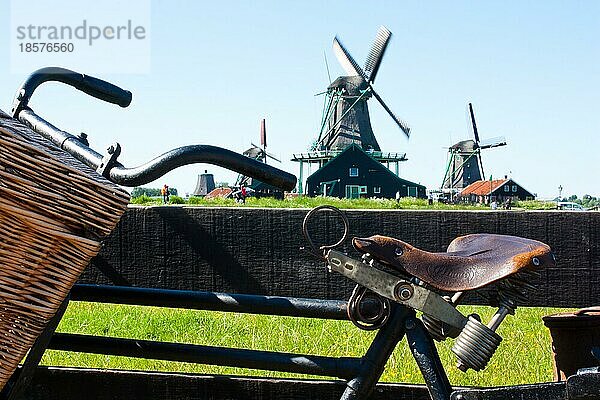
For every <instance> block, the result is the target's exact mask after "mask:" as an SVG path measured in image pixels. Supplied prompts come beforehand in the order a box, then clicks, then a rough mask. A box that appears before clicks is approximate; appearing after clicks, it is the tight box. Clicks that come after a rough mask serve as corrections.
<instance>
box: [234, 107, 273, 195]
mask: <svg viewBox="0 0 600 400" xmlns="http://www.w3.org/2000/svg"><path fill="white" fill-rule="evenodd" d="M250 145H251V146H252V147H250V148H249V149H248V150H246V151H244V152H243V153H242V154H243V155H245V156H246V157H250V158H252V159H254V160H257V161H260V162H264V163H265V164H266V163H267V159H269V158H271V159H273V160H275V161H277V162H281V161H280V160H279V159H278V158H277V157H275V156H274V155H273V154H271V153H269V152H267V126H266V121H265V119H264V118H263V119H262V120H261V121H260V146H257V145H255V144H254V143H252V142H250ZM239 185H244V186H252V178H250V177H247V176H244V175H238V178H237V180H236V186H239Z"/></svg>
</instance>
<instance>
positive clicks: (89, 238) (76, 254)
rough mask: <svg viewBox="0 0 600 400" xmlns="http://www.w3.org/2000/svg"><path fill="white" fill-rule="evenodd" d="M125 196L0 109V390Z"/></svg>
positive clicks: (110, 224) (92, 253)
mask: <svg viewBox="0 0 600 400" xmlns="http://www.w3.org/2000/svg"><path fill="white" fill-rule="evenodd" d="M128 201H129V195H128V194H127V193H126V192H125V191H123V190H122V189H120V188H119V187H118V186H116V185H113V184H112V183H110V182H108V181H107V180H105V179H104V178H103V177H101V176H100V175H98V174H97V173H96V172H94V171H93V170H91V169H90V168H88V167H86V166H84V165H83V164H81V163H80V162H79V161H77V160H75V159H74V158H73V157H71V156H69V155H68V154H66V153H64V152H63V151H61V150H60V149H58V148H57V147H55V146H53V145H52V144H51V143H49V142H48V141H46V140H44V139H43V138H41V137H40V136H38V135H37V134H36V133H35V132H33V131H32V130H30V129H28V128H27V127H25V126H24V125H22V124H20V123H19V122H17V121H15V120H13V119H10V118H8V117H7V116H6V115H5V114H2V113H1V112H0V227H1V228H0V229H1V233H0V389H1V388H2V387H4V385H5V384H6V382H7V381H8V379H9V378H10V376H11V375H12V373H13V372H14V371H15V369H16V368H17V366H18V364H19V362H20V361H21V360H22V359H23V357H24V356H25V355H26V353H27V351H28V350H29V349H30V348H31V346H32V345H33V343H34V341H35V340H36V338H37V337H38V336H39V335H40V333H41V332H42V330H43V329H44V327H45V326H46V324H47V323H48V321H49V320H50V319H51V318H52V316H53V315H54V314H55V313H56V311H57V310H58V308H59V307H60V305H61V304H62V303H63V301H64V300H65V298H66V296H67V294H68V293H69V291H70V290H71V287H72V286H73V284H74V283H75V282H76V281H77V279H78V278H79V275H80V274H81V273H82V272H83V270H84V269H85V267H86V266H87V265H88V264H89V262H90V260H91V258H92V257H94V256H95V255H96V254H97V253H98V251H99V249H100V242H101V240H103V239H104V238H105V237H106V236H107V235H108V234H109V233H110V232H111V231H112V230H113V228H114V227H115V225H116V224H117V222H118V221H119V218H120V217H121V215H122V214H123V212H124V211H125V209H126V208H127V203H128Z"/></svg>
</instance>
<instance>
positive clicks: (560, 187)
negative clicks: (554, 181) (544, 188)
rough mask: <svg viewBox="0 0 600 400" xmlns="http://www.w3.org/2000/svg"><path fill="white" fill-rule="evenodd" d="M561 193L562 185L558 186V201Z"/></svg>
mask: <svg viewBox="0 0 600 400" xmlns="http://www.w3.org/2000/svg"><path fill="white" fill-rule="evenodd" d="M562 191H563V187H562V185H558V201H560V200H561V199H562Z"/></svg>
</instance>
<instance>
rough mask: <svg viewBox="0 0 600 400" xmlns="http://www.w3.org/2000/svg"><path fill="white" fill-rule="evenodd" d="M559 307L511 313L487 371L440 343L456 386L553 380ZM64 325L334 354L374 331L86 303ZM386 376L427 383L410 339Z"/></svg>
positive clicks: (86, 362) (103, 359) (188, 367)
mask: <svg viewBox="0 0 600 400" xmlns="http://www.w3.org/2000/svg"><path fill="white" fill-rule="evenodd" d="M461 311H462V312H463V313H471V312H477V313H479V314H480V315H481V316H482V317H483V318H484V321H487V319H488V318H489V316H490V315H491V314H492V313H493V311H494V310H493V309H492V308H489V307H461ZM557 311H558V310H556V309H549V308H520V309H518V310H517V314H516V316H514V317H508V319H507V320H506V321H505V322H504V323H503V324H502V326H501V327H500V330H499V333H500V335H501V336H502V337H503V338H504V341H503V342H502V344H501V346H500V348H499V349H498V351H497V352H496V355H495V356H494V357H493V358H492V361H491V362H490V364H489V365H488V368H487V369H486V370H484V371H482V372H478V373H476V372H473V371H469V372H468V373H466V374H464V373H462V372H460V371H459V370H458V369H456V368H455V367H454V363H455V358H454V355H453V354H452V353H451V352H450V347H451V343H450V341H446V342H444V343H443V344H440V345H438V349H439V351H440V355H441V358H442V361H443V363H444V365H445V366H446V370H447V371H448V375H449V378H450V381H451V382H452V384H454V385H482V386H492V385H508V384H518V383H527V382H542V381H549V380H552V355H551V344H550V338H549V333H548V330H547V329H546V328H545V327H544V325H543V323H542V321H541V317H542V316H543V315H546V314H549V313H553V312H557ZM58 330H59V331H60V332H70V333H82V334H94V335H105V336H115V337H124V338H136V339H145V340H161V341H171V342H182V343H195V344H203V345H213V346H230V347H237V348H252V349H261V350H276V351H286V352H294V353H308V354H319V355H328V356H360V355H362V354H363V353H364V352H365V351H366V349H367V347H368V346H369V343H370V341H371V339H372V337H373V336H374V333H372V332H364V331H361V330H359V329H357V328H356V327H354V325H352V324H351V323H350V322H347V321H323V320H316V319H306V318H296V319H295V318H289V317H272V316H261V315H250V314H236V313H218V312H207V311H194V310H177V309H167V308H155V307H137V306H123V305H103V304H95V303H82V302H73V303H71V305H70V306H69V308H68V310H67V313H66V314H65V316H64V318H63V320H62V322H61V324H60V326H59V329H58ZM43 364H46V365H63V366H80V367H90V368H116V369H133V370H153V371H183V372H192V373H205V374H235V375H262V376H270V377H306V376H303V375H295V374H286V373H278V372H266V371H256V370H244V369H238V368H224V367H215V366H204V365H195V364H186V363H176V362H168V361H154V360H142V359H128V358H125V357H113V356H104V355H89V354H80V353H67V352H59V351H48V352H47V353H46V354H45V356H44V359H43ZM382 380H383V381H387V382H411V383H422V382H423V380H422V378H421V376H420V374H419V372H418V369H417V367H416V365H415V363H414V361H413V359H412V357H411V356H410V352H409V350H408V346H407V345H406V343H405V342H402V343H401V344H400V346H398V348H397V349H396V351H395V353H394V355H393V357H392V358H391V359H390V361H389V362H388V365H387V367H386V370H385V373H384V375H383V378H382Z"/></svg>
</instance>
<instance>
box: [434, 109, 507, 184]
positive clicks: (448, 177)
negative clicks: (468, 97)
mask: <svg viewBox="0 0 600 400" xmlns="http://www.w3.org/2000/svg"><path fill="white" fill-rule="evenodd" d="M469 114H470V116H471V126H472V128H473V138H474V140H472V139H469V140H463V141H460V142H458V143H456V144H454V145H453V146H450V148H449V149H448V165H447V167H446V173H445V174H444V181H443V182H442V189H463V188H465V187H467V186H469V185H470V184H471V183H473V182H476V181H479V180H482V179H483V180H485V173H484V170H483V163H482V161H481V150H485V149H491V148H493V147H500V146H506V140H505V138H504V137H503V136H500V137H495V138H492V139H488V140H482V141H480V140H479V132H478V131H477V123H476V122H475V113H474V112H473V105H472V104H471V103H469Z"/></svg>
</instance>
